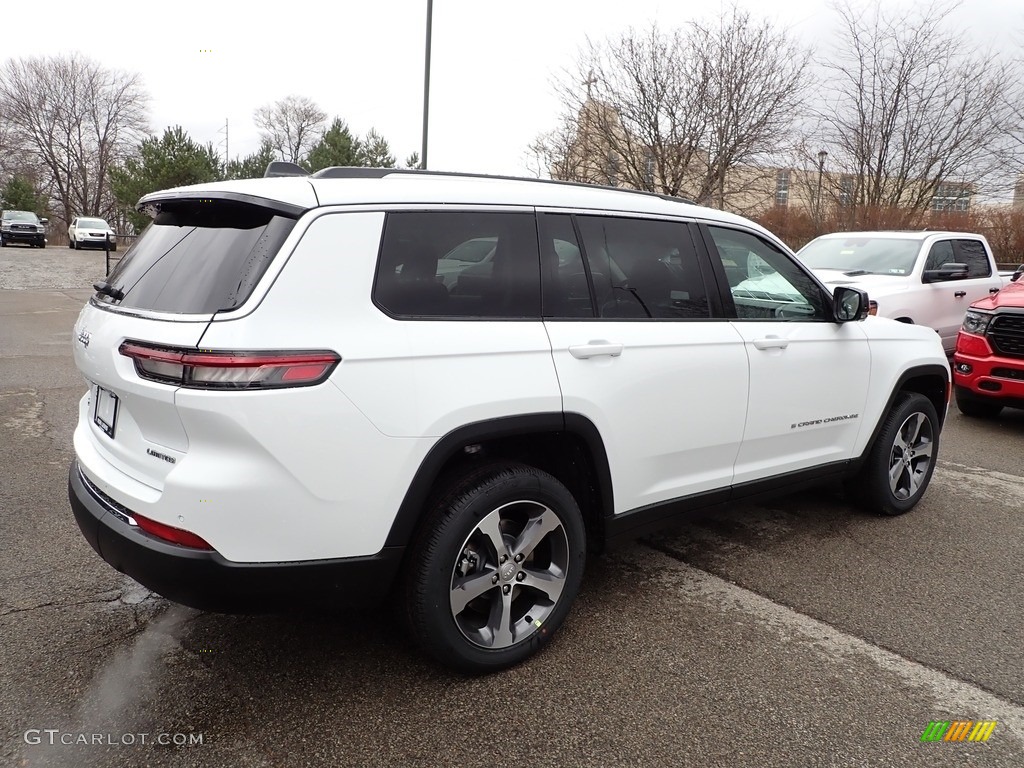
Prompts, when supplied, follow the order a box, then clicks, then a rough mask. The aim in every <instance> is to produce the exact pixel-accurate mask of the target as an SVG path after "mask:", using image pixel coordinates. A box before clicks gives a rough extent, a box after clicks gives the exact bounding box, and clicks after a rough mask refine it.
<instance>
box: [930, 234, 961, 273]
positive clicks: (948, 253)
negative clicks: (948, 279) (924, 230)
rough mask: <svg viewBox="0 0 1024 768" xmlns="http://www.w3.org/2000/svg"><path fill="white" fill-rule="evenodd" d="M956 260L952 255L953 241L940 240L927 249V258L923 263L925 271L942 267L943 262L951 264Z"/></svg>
mask: <svg viewBox="0 0 1024 768" xmlns="http://www.w3.org/2000/svg"><path fill="white" fill-rule="evenodd" d="M955 261H956V257H955V256H954V255H953V241H952V240H940V241H939V242H937V243H935V244H934V245H933V246H932V247H931V250H930V251H928V260H927V261H926V262H925V264H924V269H925V271H926V272H927V271H929V270H933V269H942V266H943V265H944V264H952V263H953V262H955Z"/></svg>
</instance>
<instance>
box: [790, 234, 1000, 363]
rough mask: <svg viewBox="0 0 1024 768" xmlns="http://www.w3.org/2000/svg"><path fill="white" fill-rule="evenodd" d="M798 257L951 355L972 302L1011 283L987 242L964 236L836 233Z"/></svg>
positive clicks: (831, 282)
mask: <svg viewBox="0 0 1024 768" xmlns="http://www.w3.org/2000/svg"><path fill="white" fill-rule="evenodd" d="M797 257H798V258H799V259H800V260H801V261H802V262H803V263H804V264H805V265H807V266H808V267H810V268H811V270H813V271H814V274H815V275H816V276H817V277H818V279H820V280H821V281H822V282H823V283H825V285H827V286H828V287H829V288H832V289H835V287H836V286H840V285H847V286H851V287H853V288H861V289H863V290H865V291H867V293H868V298H869V299H870V300H871V311H872V314H877V315H879V316H880V317H891V318H893V319H894V320H900V321H902V322H905V323H914V324H917V325H927V326H929V327H931V328H934V329H935V330H936V331H937V332H938V334H939V336H940V337H941V338H942V346H943V347H944V348H945V349H946V352H947V353H952V352H953V349H954V347H955V346H956V335H957V331H958V330H959V329H960V324H961V323H962V322H963V319H964V314H965V313H966V312H967V308H968V307H969V306H970V305H971V303H972V302H975V301H977V300H978V299H983V298H985V297H986V296H988V295H989V294H992V293H995V292H997V291H998V290H999V289H1000V288H1002V287H1003V286H1004V285H1006V284H1007V283H1008V282H1009V280H1010V275H1011V274H1012V273H1011V272H1006V273H1000V272H999V270H998V269H997V267H996V262H995V258H994V257H993V256H992V249H991V248H990V247H989V244H988V241H987V240H986V239H985V238H984V237H983V236H982V235H974V234H969V233H966V232H931V231H917V232H836V233H833V234H830V235H822V236H821V237H818V238H815V239H814V240H812V241H811V242H809V243H808V244H807V245H805V246H804V247H803V248H802V249H801V250H800V251H799V252H798V253H797Z"/></svg>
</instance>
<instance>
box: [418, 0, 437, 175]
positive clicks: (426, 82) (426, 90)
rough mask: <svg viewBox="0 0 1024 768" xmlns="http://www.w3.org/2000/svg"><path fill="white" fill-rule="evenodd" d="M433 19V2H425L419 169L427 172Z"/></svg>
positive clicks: (432, 0)
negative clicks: (421, 137)
mask: <svg viewBox="0 0 1024 768" xmlns="http://www.w3.org/2000/svg"><path fill="white" fill-rule="evenodd" d="M433 17H434V0H427V43H426V46H425V48H426V54H425V57H424V62H423V152H422V153H421V155H420V168H422V169H423V170H424V171H425V170H427V122H428V116H429V114H430V27H431V22H432V20H433Z"/></svg>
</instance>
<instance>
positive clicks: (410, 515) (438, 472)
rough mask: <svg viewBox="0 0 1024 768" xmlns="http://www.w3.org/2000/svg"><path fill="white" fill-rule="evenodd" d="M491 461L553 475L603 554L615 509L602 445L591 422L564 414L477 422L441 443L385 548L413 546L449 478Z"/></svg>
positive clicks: (416, 479)
mask: <svg viewBox="0 0 1024 768" xmlns="http://www.w3.org/2000/svg"><path fill="white" fill-rule="evenodd" d="M493 461H508V462H517V463H521V464H527V465H530V466H533V467H536V468H537V469H541V470H543V471H545V472H547V473H549V474H551V475H553V476H554V477H555V478H556V479H558V480H559V482H561V483H562V484H563V485H565V486H566V487H567V488H568V489H569V492H570V493H572V495H573V496H574V497H575V499H576V503H577V504H578V505H579V507H580V512H581V513H582V515H583V523H584V526H585V528H586V531H587V543H588V547H589V548H590V549H591V550H592V551H599V550H600V549H602V548H603V546H604V521H605V520H606V519H607V518H609V517H611V516H612V512H613V509H614V506H613V497H612V492H613V491H612V481H611V470H610V469H609V465H608V456H607V453H606V451H605V447H604V441H603V440H602V438H601V434H600V432H599V431H598V429H597V427H596V426H595V425H594V423H593V422H592V421H590V420H589V419H588V418H586V417H585V416H581V415H580V414H575V413H562V412H554V413H534V414H524V415H521V416H509V417H503V418H498V419H489V420H487V421H479V422H474V423H472V424H466V425H464V426H462V427H459V428H457V429H454V430H452V431H451V432H449V433H448V434H446V435H445V436H444V437H442V438H441V439H439V440H438V441H437V443H435V444H434V447H433V448H431V449H430V452H429V453H428V454H427V456H426V457H425V458H424V459H423V461H422V462H421V463H420V466H419V468H418V469H417V471H416V474H415V475H414V476H413V479H412V482H411V483H410V484H409V488H408V490H407V491H406V493H405V497H404V498H403V500H402V503H401V505H400V506H399V508H398V513H397V514H396V516H395V520H394V522H393V523H392V524H391V530H390V531H389V533H388V537H387V541H386V544H385V546H402V547H404V546H407V545H408V544H409V543H410V542H411V541H413V540H414V538H415V536H416V535H417V531H418V529H419V527H420V526H421V525H422V523H423V521H424V518H425V517H426V515H427V513H428V511H429V507H430V502H431V501H432V499H433V497H434V495H435V494H436V493H438V492H439V490H440V489H441V488H442V487H443V486H444V485H446V479H447V478H449V477H452V476H454V475H456V474H460V473H462V472H464V471H466V470H468V469H469V468H471V467H473V466H477V465H479V464H482V463H485V462H493Z"/></svg>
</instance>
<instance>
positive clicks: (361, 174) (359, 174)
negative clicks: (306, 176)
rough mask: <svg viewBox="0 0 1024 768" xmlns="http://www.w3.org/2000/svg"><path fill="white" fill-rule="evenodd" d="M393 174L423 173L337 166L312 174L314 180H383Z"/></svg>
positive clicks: (406, 170) (410, 170)
mask: <svg viewBox="0 0 1024 768" xmlns="http://www.w3.org/2000/svg"><path fill="white" fill-rule="evenodd" d="M392 173H422V171H418V170H415V169H405V168H366V167H363V166H358V165H335V166H332V167H330V168H323V169H321V170H319V171H317V172H316V173H314V174H312V176H311V178H314V179H383V178H384V177H385V176H390V175H391V174H392Z"/></svg>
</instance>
